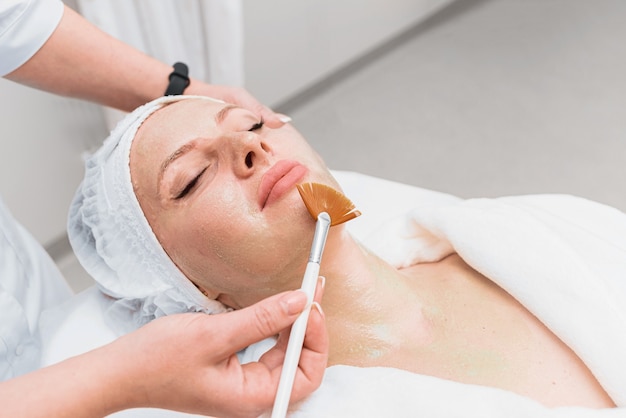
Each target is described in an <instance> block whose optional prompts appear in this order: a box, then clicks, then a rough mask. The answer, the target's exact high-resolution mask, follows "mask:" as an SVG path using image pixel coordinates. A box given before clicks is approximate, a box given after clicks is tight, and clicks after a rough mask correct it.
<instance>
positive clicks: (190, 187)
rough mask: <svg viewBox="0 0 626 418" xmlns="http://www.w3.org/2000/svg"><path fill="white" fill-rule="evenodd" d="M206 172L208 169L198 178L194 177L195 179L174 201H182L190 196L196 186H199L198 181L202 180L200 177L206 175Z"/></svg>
mask: <svg viewBox="0 0 626 418" xmlns="http://www.w3.org/2000/svg"><path fill="white" fill-rule="evenodd" d="M205 171H206V168H205V169H204V170H202V171H201V172H200V174H198V175H197V176H196V177H194V179H193V180H191V181H190V182H189V184H187V185H186V186H185V188H184V189H183V190H182V191H181V192H180V193H179V194H178V196H176V197H175V198H174V199H175V200H180V199H182V198H183V197H185V196H187V195H188V194H189V192H190V191H192V190H193V188H194V187H195V186H196V184H198V180H200V177H201V176H202V175H203V174H204V172H205Z"/></svg>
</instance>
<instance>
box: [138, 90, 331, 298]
mask: <svg viewBox="0 0 626 418" xmlns="http://www.w3.org/2000/svg"><path fill="white" fill-rule="evenodd" d="M130 157H131V158H130V169H131V178H132V182H133V187H134V189H135V194H136V195H137V199H138V200H139V203H140V205H141V208H142V209H143V212H144V214H145V216H146V218H147V219H148V222H149V223H150V225H151V227H152V229H153V230H154V232H155V234H156V236H157V238H158V239H159V241H160V243H161V245H162V246H163V248H164V249H165V251H166V252H167V253H168V254H169V256H170V258H171V259H172V260H173V261H174V263H175V264H176V265H177V266H178V267H179V268H180V270H181V271H182V272H183V273H184V274H185V275H186V276H187V277H188V278H189V279H190V280H191V281H193V282H194V283H195V284H196V285H197V286H199V287H200V288H201V289H202V290H204V291H205V292H206V293H207V294H208V295H209V297H211V298H214V299H219V300H221V301H222V302H224V303H226V304H227V305H229V306H232V307H235V308H239V307H242V306H247V305H249V304H252V303H254V302H256V301H257V300H260V299H261V298H263V297H266V296H267V295H269V294H274V293H276V292H279V291H282V290H285V289H288V288H290V289H293V288H296V287H298V286H299V284H300V280H301V278H302V272H303V269H304V266H305V265H306V262H307V258H308V253H309V249H310V243H311V239H312V235H313V230H314V221H313V219H312V218H311V216H310V215H309V214H308V212H307V211H306V208H305V206H304V204H303V202H302V199H301V198H300V195H299V194H298V192H297V190H296V187H295V186H296V184H297V183H303V182H318V183H323V184H327V185H329V186H332V187H334V188H337V189H339V186H338V184H337V183H336V181H335V180H334V178H333V177H332V176H331V174H330V173H329V171H328V169H327V168H326V166H325V164H324V163H323V161H322V160H321V158H320V157H319V156H318V155H317V153H315V152H314V151H313V149H312V148H311V147H310V146H309V145H308V144H307V142H306V141H305V140H304V138H302V136H301V135H300V134H299V133H298V132H297V131H296V130H295V129H293V128H292V127H291V126H290V125H285V126H283V127H281V128H278V129H271V128H268V127H267V126H263V124H262V123H261V121H260V120H259V119H258V117H256V116H255V115H254V114H253V113H251V112H249V111H247V110H244V109H242V108H239V107H235V106H232V105H227V104H220V103H215V102H212V101H209V100H200V99H187V100H182V101H180V102H175V103H173V104H170V105H168V106H166V107H164V108H163V109H160V110H159V111H157V112H156V113H154V114H153V115H152V116H150V117H149V118H148V119H147V120H146V121H145V122H144V123H143V125H142V126H141V128H140V129H139V131H138V132H137V135H136V138H135V140H134V141H133V145H132V147H131V155H130Z"/></svg>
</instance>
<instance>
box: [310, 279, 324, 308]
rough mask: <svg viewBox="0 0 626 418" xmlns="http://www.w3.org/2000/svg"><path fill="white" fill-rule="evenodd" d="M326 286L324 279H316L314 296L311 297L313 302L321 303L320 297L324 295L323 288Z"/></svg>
mask: <svg viewBox="0 0 626 418" xmlns="http://www.w3.org/2000/svg"><path fill="white" fill-rule="evenodd" d="M325 286H326V277H324V276H319V277H318V278H317V285H316V287H315V295H314V296H313V300H314V301H315V302H317V303H321V302H322V296H323V295H324V288H325Z"/></svg>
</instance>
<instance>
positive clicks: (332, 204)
mask: <svg viewBox="0 0 626 418" xmlns="http://www.w3.org/2000/svg"><path fill="white" fill-rule="evenodd" d="M297 188H298V192H299V193H300V197H301V198H302V200H303V201H304V205H305V206H306V208H307V210H308V211H309V214H310V215H311V217H313V219H314V220H315V221H316V223H315V233H314V235H313V243H312V244H311V252H310V253H309V261H308V263H307V266H306V270H305V272H304V277H303V279H302V286H301V287H300V290H302V291H303V292H304V293H306V295H307V307H306V308H305V309H304V311H302V313H301V314H300V316H299V317H298V319H296V321H295V322H294V323H293V326H292V327H291V334H290V335H289V342H288V343H287V351H286V353H285V361H284V362H283V370H282V373H281V375H280V382H279V383H278V390H277V391H276V398H275V399H274V408H273V409H272V417H271V418H282V417H284V416H285V415H286V414H287V408H288V406H289V398H290V397H291V390H292V388H293V381H294V378H295V376H296V371H297V369H298V362H299V361H300V353H301V352H302V343H303V341H304V334H305V333H306V325H307V322H308V320H309V312H310V310H311V303H312V302H313V296H314V294H315V287H316V284H317V277H318V275H319V271H320V263H321V261H322V252H323V251H324V246H325V245H326V237H327V236H328V230H329V229H330V227H331V226H335V225H339V224H342V223H344V222H347V221H349V220H351V219H354V218H356V217H357V216H359V215H360V214H361V212H359V211H358V210H356V208H355V206H354V204H353V203H352V202H351V201H350V199H348V198H347V197H346V196H344V195H343V194H342V193H340V192H338V191H337V190H335V189H333V188H332V187H329V186H326V185H324V184H319V183H304V184H298V185H297Z"/></svg>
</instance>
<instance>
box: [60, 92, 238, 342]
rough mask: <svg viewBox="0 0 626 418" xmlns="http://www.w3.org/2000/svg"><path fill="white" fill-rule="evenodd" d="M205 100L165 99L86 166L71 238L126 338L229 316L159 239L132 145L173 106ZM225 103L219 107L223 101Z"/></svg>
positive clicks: (129, 119)
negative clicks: (148, 329) (137, 183)
mask: <svg viewBox="0 0 626 418" xmlns="http://www.w3.org/2000/svg"><path fill="white" fill-rule="evenodd" d="M191 98H196V99H204V100H213V101H218V100H216V99H211V98H208V97H200V96H165V97H160V98H158V99H156V100H153V101H152V102H149V103H147V104H145V105H143V106H141V107H139V108H137V109H135V110H134V111H133V112H132V113H130V114H129V115H127V116H126V117H125V118H124V119H123V120H122V121H121V122H120V123H119V124H118V125H117V126H116V127H115V129H114V130H113V131H112V132H111V134H110V135H109V137H108V138H107V139H106V140H105V142H104V143H103V145H102V147H101V148H100V149H99V150H98V151H96V152H95V153H94V154H93V155H92V156H90V157H89V158H88V159H87V161H86V163H85V178H84V179H83V181H82V183H81V184H80V186H79V187H78V190H77V192H76V194H75V196H74V199H73V201H72V205H71V207H70V213H69V218H68V236H69V240H70V243H71V245H72V248H73V250H74V252H75V253H76V256H77V257H78V260H79V261H80V263H81V264H82V266H83V267H84V268H85V270H87V272H88V273H89V274H90V275H91V276H92V277H93V278H94V279H95V280H96V282H97V283H98V286H99V288H100V289H101V290H102V291H103V292H104V293H105V294H107V295H109V296H111V297H113V298H114V299H115V301H114V302H113V303H112V304H111V307H110V308H109V309H108V310H107V313H106V316H107V320H109V321H112V324H111V325H113V326H114V327H115V328H117V330H118V331H122V332H127V331H131V330H133V329H135V328H138V327H139V326H141V325H143V324H145V323H147V322H149V321H151V320H152V319H154V318H157V317H160V316H164V315H170V314H174V313H180V312H190V311H191V312H206V313H218V312H224V311H226V310H227V308H226V307H225V306H224V305H223V304H221V303H220V302H218V301H216V300H211V299H209V298H207V297H206V296H205V295H203V294H202V292H200V290H198V288H197V287H196V286H195V285H194V284H193V283H192V282H191V281H190V280H189V279H187V277H185V275H184V274H183V273H182V272H181V271H180V270H179V269H178V267H177V266H176V265H175V264H174V262H173V261H172V260H171V259H170V258H169V256H168V255H167V253H166V252H165V250H164V249H163V247H161V244H160V243H159V241H158V240H157V238H156V236H155V235H154V232H153V231H152V228H151V227H150V224H149V223H148V220H147V219H146V217H145V216H144V213H143V211H142V210H141V207H140V205H139V202H138V201H137V197H136V196H135V192H134V190H133V186H132V183H131V178H130V165H129V163H130V147H131V144H132V141H133V139H134V138H135V134H136V133H137V130H138V129H139V127H140V126H141V124H142V123H143V122H144V121H145V120H146V119H147V118H148V117H149V116H150V115H151V114H152V113H154V112H155V111H157V110H159V109H161V108H162V107H164V106H166V105H167V104H170V103H173V102H177V101H180V100H185V99H191ZM219 102H221V101H219Z"/></svg>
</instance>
